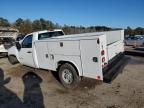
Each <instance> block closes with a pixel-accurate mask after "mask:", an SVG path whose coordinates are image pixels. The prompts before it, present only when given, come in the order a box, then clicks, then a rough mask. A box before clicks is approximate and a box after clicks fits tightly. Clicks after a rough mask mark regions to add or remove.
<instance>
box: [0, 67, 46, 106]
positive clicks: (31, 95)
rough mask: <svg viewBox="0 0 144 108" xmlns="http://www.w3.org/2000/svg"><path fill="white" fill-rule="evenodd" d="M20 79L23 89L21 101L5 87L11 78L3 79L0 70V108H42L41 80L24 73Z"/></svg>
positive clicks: (30, 73)
mask: <svg viewBox="0 0 144 108" xmlns="http://www.w3.org/2000/svg"><path fill="white" fill-rule="evenodd" d="M22 79H23V83H24V87H25V88H24V96H23V101H22V100H21V99H20V98H19V97H18V96H17V95H16V94H15V93H14V92H12V91H11V90H10V89H8V88H7V87H5V84H7V83H9V82H10V80H11V78H10V77H9V78H6V79H4V72H3V70H2V69H1V68H0V108H11V107H12V108H44V104H43V94H42V91H41V88H40V83H41V82H42V79H41V78H40V77H39V76H38V75H36V74H35V73H33V72H28V73H26V74H25V75H24V76H23V77H22Z"/></svg>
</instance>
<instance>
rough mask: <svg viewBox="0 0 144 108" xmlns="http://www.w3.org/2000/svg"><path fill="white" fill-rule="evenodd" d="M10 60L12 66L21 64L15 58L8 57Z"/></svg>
mask: <svg viewBox="0 0 144 108" xmlns="http://www.w3.org/2000/svg"><path fill="white" fill-rule="evenodd" d="M8 60H9V62H10V63H11V64H12V65H14V64H17V63H19V61H18V60H17V58H16V57H15V56H8Z"/></svg>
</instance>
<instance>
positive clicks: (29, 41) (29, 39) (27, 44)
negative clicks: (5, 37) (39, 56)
mask: <svg viewBox="0 0 144 108" xmlns="http://www.w3.org/2000/svg"><path fill="white" fill-rule="evenodd" d="M32 37H33V36H32V35H28V36H27V37H26V38H25V39H24V40H23V42H22V48H32Z"/></svg>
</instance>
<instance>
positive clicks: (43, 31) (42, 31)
mask: <svg viewBox="0 0 144 108" xmlns="http://www.w3.org/2000/svg"><path fill="white" fill-rule="evenodd" d="M54 31H62V32H63V30H62V29H52V30H41V31H36V32H33V33H38V34H39V33H45V32H54ZM33 33H30V34H33ZM28 35H29V34H28Z"/></svg>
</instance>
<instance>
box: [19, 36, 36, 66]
mask: <svg viewBox="0 0 144 108" xmlns="http://www.w3.org/2000/svg"><path fill="white" fill-rule="evenodd" d="M32 40H33V35H28V36H26V37H25V38H24V40H23V41H22V43H21V49H20V51H19V59H20V62H21V63H22V64H24V65H27V66H30V67H35V64H34V59H33V43H32Z"/></svg>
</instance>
